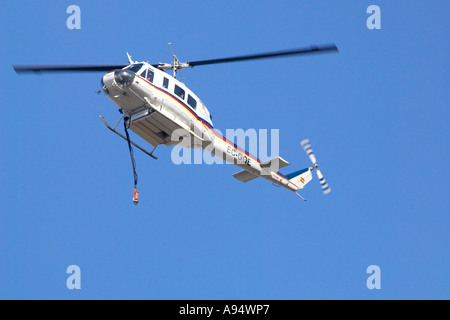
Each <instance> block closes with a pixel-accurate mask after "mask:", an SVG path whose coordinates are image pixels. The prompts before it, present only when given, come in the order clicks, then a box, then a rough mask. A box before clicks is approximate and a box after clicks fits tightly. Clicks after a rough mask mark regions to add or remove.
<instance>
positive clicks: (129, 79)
mask: <svg viewBox="0 0 450 320" xmlns="http://www.w3.org/2000/svg"><path fill="white" fill-rule="evenodd" d="M135 76H136V75H135V73H134V72H133V71H131V70H126V69H125V70H116V71H114V80H115V81H116V83H117V84H119V85H120V86H122V87H129V86H130V85H131V84H132V83H133V80H134V78H135Z"/></svg>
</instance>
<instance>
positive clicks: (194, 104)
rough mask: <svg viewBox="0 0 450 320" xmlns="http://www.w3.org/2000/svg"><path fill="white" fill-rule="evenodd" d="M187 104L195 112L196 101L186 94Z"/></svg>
mask: <svg viewBox="0 0 450 320" xmlns="http://www.w3.org/2000/svg"><path fill="white" fill-rule="evenodd" d="M187 102H188V104H189V105H190V106H191V107H192V109H194V110H195V109H196V108H197V100H195V99H194V98H192V97H191V95H190V94H188V101H187Z"/></svg>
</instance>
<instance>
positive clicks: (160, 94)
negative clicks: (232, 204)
mask: <svg viewBox="0 0 450 320" xmlns="http://www.w3.org/2000/svg"><path fill="white" fill-rule="evenodd" d="M169 46H170V48H171V51H172V57H173V59H172V62H171V63H162V62H159V63H157V64H150V63H148V62H145V61H141V62H139V61H134V60H133V59H132V57H131V56H130V55H129V54H128V53H127V57H128V62H129V63H128V64H126V65H56V66H55V65H37V66H32V65H14V66H13V67H14V70H15V71H16V73H30V72H32V73H41V72H107V73H106V74H104V75H103V77H102V78H101V81H100V82H101V89H100V90H98V91H97V93H101V92H103V93H104V94H105V95H106V96H107V97H108V98H109V99H110V100H111V101H112V102H113V103H114V104H115V105H116V106H117V107H119V112H120V113H121V114H122V117H121V118H120V119H119V121H118V122H117V124H116V125H115V126H114V127H112V126H110V125H109V124H108V123H107V122H106V120H105V119H104V117H103V116H100V119H101V121H102V122H103V123H104V124H105V126H106V127H107V128H108V129H110V130H111V131H112V132H114V133H115V134H117V135H118V136H120V137H121V138H123V139H125V140H126V141H127V142H128V147H129V152H130V156H131V162H132V167H133V174H134V191H133V203H134V204H138V202H139V192H138V191H137V173H136V164H135V160H134V156H133V148H132V146H135V147H136V148H138V149H139V150H141V151H142V152H144V153H146V154H147V155H149V156H150V157H152V158H153V159H158V158H157V157H156V156H155V155H154V151H155V149H156V148H157V147H158V146H160V145H165V146H172V145H175V144H181V145H183V146H184V147H188V148H192V149H203V150H206V151H208V152H210V153H211V154H212V155H214V156H215V157H218V158H221V159H223V160H225V161H226V162H228V163H232V164H234V165H236V166H238V167H239V168H241V169H242V170H241V171H239V172H237V173H235V174H233V177H234V178H236V179H237V180H239V181H241V182H244V183H245V182H248V181H251V180H253V179H256V178H258V177H262V178H264V179H266V180H269V181H270V182H272V183H273V184H274V185H277V186H281V187H284V188H285V189H287V190H290V191H293V192H295V193H296V194H297V195H298V196H299V197H301V198H302V199H303V200H305V199H304V198H303V197H302V196H301V195H300V194H299V193H298V191H299V190H301V189H303V188H304V187H305V186H306V184H308V183H309V182H310V181H311V180H312V171H313V170H316V174H317V177H318V180H319V182H320V184H321V188H322V192H323V193H324V194H328V193H330V192H331V188H330V187H329V185H328V183H327V182H326V180H325V178H324V176H323V174H322V172H321V171H320V169H319V165H318V163H317V160H316V157H315V155H314V152H313V150H312V148H311V144H310V141H309V140H308V139H304V140H303V141H301V143H300V144H301V146H302V147H303V149H304V151H305V152H306V154H307V155H308V157H309V159H310V161H311V162H312V164H313V166H310V167H307V168H304V169H301V170H298V171H295V172H292V173H290V174H282V173H280V172H279V170H280V169H282V168H284V167H286V166H288V165H289V162H287V161H286V160H284V159H283V158H281V157H279V156H278V157H275V158H273V159H270V160H268V161H261V160H259V159H258V158H257V157H256V156H254V155H251V154H250V153H248V152H247V151H245V150H244V149H242V148H240V147H239V146H238V145H236V144H235V143H233V142H231V141H229V140H228V139H226V138H225V137H224V136H223V135H222V134H220V133H219V132H218V130H215V128H214V126H213V122H212V117H211V114H210V112H209V110H208V109H207V108H206V106H205V105H204V104H203V102H202V101H201V100H200V99H199V97H198V96H197V95H196V94H194V92H193V91H192V90H190V89H189V88H188V87H187V86H186V85H185V84H184V83H183V82H181V81H179V80H178V79H177V72H178V71H179V70H181V69H183V68H194V67H196V66H204V65H211V64H219V63H230V62H237V61H246V60H255V59H268V58H276V57H282V56H284V57H286V56H294V55H308V54H318V53H329V52H338V48H337V47H336V45H334V44H329V45H321V46H310V47H304V48H297V49H290V50H284V51H275V52H267V53H259V54H251V55H243V56H234V57H227V58H220V59H209V60H199V61H191V62H180V60H179V59H178V58H177V56H176V55H175V53H174V51H173V49H172V46H171V43H169ZM168 70H172V75H170V74H169V73H168V72H167V71H168ZM122 120H123V124H124V131H125V135H123V134H121V133H120V132H119V131H117V126H118V125H119V123H120V122H122ZM128 130H131V131H133V132H134V133H135V134H137V135H138V136H140V137H141V138H142V139H144V140H145V141H146V142H148V143H149V144H150V145H152V146H153V150H152V151H150V152H149V151H147V150H146V149H144V148H143V147H141V146H139V145H138V144H137V143H135V142H134V141H132V140H131V139H130V135H129V132H128ZM305 201H306V200H305Z"/></svg>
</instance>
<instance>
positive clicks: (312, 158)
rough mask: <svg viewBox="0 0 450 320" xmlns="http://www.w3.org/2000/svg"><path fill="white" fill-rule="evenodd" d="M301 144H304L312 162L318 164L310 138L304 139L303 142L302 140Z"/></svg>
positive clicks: (303, 146)
mask: <svg viewBox="0 0 450 320" xmlns="http://www.w3.org/2000/svg"><path fill="white" fill-rule="evenodd" d="M300 145H301V146H302V148H303V150H305V152H306V154H307V155H308V157H309V159H310V160H311V162H312V163H313V164H314V165H316V163H317V160H316V157H315V156H314V152H313V150H312V148H311V144H310V143H309V140H308V139H305V140H303V141H302V142H300Z"/></svg>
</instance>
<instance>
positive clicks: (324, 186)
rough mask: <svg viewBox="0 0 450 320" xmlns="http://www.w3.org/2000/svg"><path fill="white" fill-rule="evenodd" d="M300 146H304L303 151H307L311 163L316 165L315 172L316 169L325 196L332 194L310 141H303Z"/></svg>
mask: <svg viewBox="0 0 450 320" xmlns="http://www.w3.org/2000/svg"><path fill="white" fill-rule="evenodd" d="M300 145H301V146H302V148H303V150H305V152H306V154H307V155H308V157H309V160H311V162H312V163H313V165H314V167H313V170H314V169H316V173H317V178H318V179H319V182H320V185H321V187H322V192H323V194H328V193H330V192H331V188H330V186H329V185H328V183H327V181H326V180H325V178H324V177H323V174H322V172H321V171H320V169H319V165H318V164H317V160H316V156H315V155H314V152H313V150H312V148H311V144H310V143H309V140H308V139H305V140H303V141H302V142H300Z"/></svg>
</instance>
